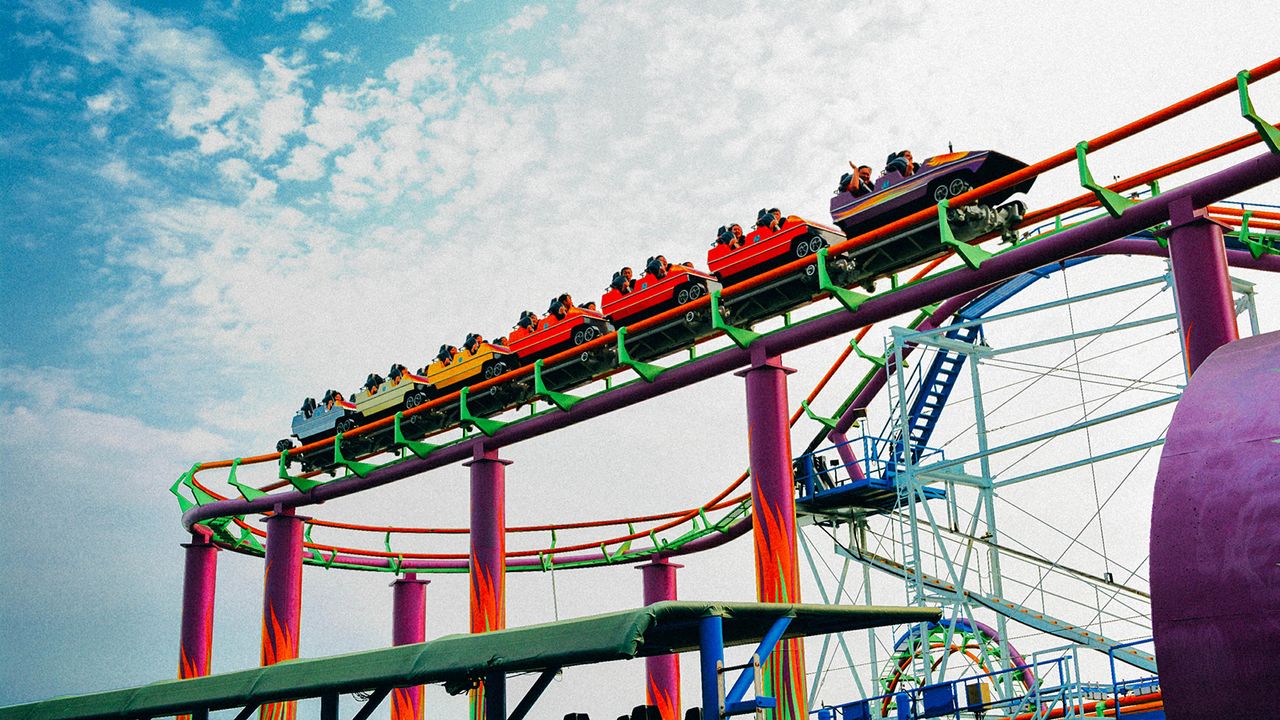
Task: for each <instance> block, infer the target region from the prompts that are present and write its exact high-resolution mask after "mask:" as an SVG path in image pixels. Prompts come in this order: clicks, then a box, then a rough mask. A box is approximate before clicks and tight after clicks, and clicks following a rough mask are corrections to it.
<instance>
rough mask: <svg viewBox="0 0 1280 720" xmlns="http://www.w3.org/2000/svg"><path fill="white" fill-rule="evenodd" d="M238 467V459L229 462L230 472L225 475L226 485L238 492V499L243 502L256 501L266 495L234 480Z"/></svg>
mask: <svg viewBox="0 0 1280 720" xmlns="http://www.w3.org/2000/svg"><path fill="white" fill-rule="evenodd" d="M239 467H240V458H236V459H235V460H232V461H231V472H230V473H229V474H228V475H227V484H228V485H230V486H231V487H233V488H235V489H236V490H237V491H239V492H240V497H242V498H244V499H245V500H256V499H258V498H260V497H262V496H263V495H266V493H264V492H262V491H261V490H259V489H258V488H256V487H250V486H248V485H245V484H244V483H242V482H240V481H239V480H237V479H236V469H237V468H239Z"/></svg>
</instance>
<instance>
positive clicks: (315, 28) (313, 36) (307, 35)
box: [299, 20, 333, 43]
mask: <svg viewBox="0 0 1280 720" xmlns="http://www.w3.org/2000/svg"><path fill="white" fill-rule="evenodd" d="M331 32H333V31H332V30H330V29H329V27H328V26H327V25H325V24H324V23H322V22H320V21H319V20H312V21H311V22H309V23H307V26H306V27H305V28H303V29H302V33H301V34H300V35H299V37H300V38H302V41H303V42H308V43H317V42H320V41H321V40H324V39H325V38H327V37H329V33H331Z"/></svg>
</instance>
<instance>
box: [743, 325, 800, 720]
mask: <svg viewBox="0 0 1280 720" xmlns="http://www.w3.org/2000/svg"><path fill="white" fill-rule="evenodd" d="M793 372H795V371H794V370H792V369H790V368H787V367H783V365H782V360H781V358H779V357H777V356H766V354H765V353H764V352H763V348H762V347H761V346H760V345H759V344H757V345H756V346H755V347H753V348H752V352H751V367H750V368H748V369H746V370H743V371H741V372H739V373H738V375H740V376H742V377H745V378H746V381H747V445H748V454H749V456H750V464H751V487H752V492H751V516H752V518H753V519H754V522H753V524H752V533H753V535H754V538H755V550H756V563H755V564H756V599H758V600H759V601H761V602H772V603H798V602H800V572H799V566H798V563H797V551H796V505H795V483H794V476H793V474H792V472H791V428H790V423H789V422H788V412H787V407H788V405H787V375H790V374H791V373H793ZM805 684H806V683H805V667H804V645H803V644H802V643H801V641H800V640H797V639H792V640H786V641H783V642H781V643H779V645H778V649H777V650H775V651H774V653H773V656H772V658H771V659H770V660H769V663H768V664H767V665H766V666H765V668H764V685H765V692H766V694H768V695H770V696H772V697H775V698H777V700H778V706H777V709H776V710H774V711H773V714H772V716H771V717H773V718H776V719H777V720H807V717H808V710H807V708H806V705H807V702H808V698H807V697H806V693H805Z"/></svg>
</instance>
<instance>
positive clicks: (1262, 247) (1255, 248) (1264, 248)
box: [1240, 210, 1275, 260]
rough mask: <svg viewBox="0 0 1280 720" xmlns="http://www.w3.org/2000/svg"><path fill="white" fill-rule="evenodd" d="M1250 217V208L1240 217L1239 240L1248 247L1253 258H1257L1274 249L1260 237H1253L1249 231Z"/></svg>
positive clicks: (1251, 215)
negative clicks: (1257, 238)
mask: <svg viewBox="0 0 1280 720" xmlns="http://www.w3.org/2000/svg"><path fill="white" fill-rule="evenodd" d="M1252 219H1253V211H1252V210H1245V211H1244V215H1242V216H1241V217H1240V242H1241V243H1243V244H1244V246H1245V247H1247V248H1249V254H1250V255H1252V256H1253V259H1254V260H1257V259H1258V258H1260V257H1262V256H1263V255H1266V254H1267V253H1272V252H1275V251H1274V250H1272V249H1271V247H1270V246H1269V245H1267V244H1266V243H1265V242H1263V241H1262V240H1261V239H1259V240H1255V239H1253V233H1252V232H1250V231H1249V221H1250V220H1252Z"/></svg>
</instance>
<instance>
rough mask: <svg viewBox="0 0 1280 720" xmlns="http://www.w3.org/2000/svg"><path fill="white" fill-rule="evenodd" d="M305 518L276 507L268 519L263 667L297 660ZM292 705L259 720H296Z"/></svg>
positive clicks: (266, 708)
mask: <svg viewBox="0 0 1280 720" xmlns="http://www.w3.org/2000/svg"><path fill="white" fill-rule="evenodd" d="M305 524H306V518H304V517H301V516H299V515H295V514H294V511H293V508H281V507H280V506H278V505H277V506H276V510H275V513H274V514H273V515H271V516H270V517H268V518H267V558H266V562H265V563H264V565H265V567H266V571H265V572H266V577H265V581H264V583H263V584H264V586H265V592H264V593H263V602H262V665H263V666H264V667H265V666H267V665H274V664H276V663H278V662H284V661H285V660H292V659H294V658H296V657H298V639H299V628H300V626H301V620H302V531H303V525H305ZM297 716H298V703H297V702H295V701H291V702H282V703H268V704H266V705H263V706H262V709H261V711H260V712H259V717H260V718H261V720H295V719H296V718H297Z"/></svg>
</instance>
